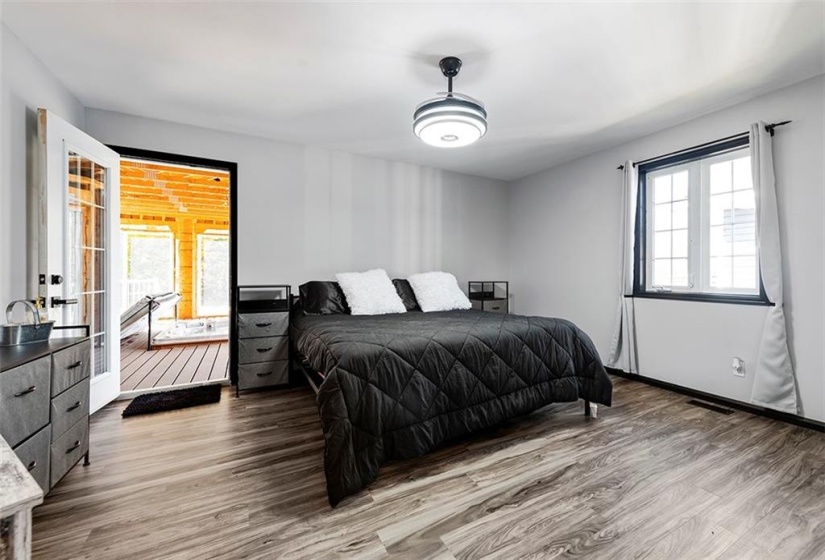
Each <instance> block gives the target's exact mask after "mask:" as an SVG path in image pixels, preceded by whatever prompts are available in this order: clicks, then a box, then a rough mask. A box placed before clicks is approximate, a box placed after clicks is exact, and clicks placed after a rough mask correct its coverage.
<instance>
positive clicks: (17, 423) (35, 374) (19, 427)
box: [0, 356, 51, 447]
mask: <svg viewBox="0 0 825 560" xmlns="http://www.w3.org/2000/svg"><path fill="white" fill-rule="evenodd" d="M50 359H51V358H49V357H48V356H46V357H44V358H40V359H38V360H34V361H33V362H29V363H27V364H23V365H22V366H19V367H16V368H14V369H12V370H9V371H5V372H3V373H0V435H2V436H3V439H5V440H6V443H8V444H9V445H10V446H12V447H14V446H15V445H17V444H18V443H20V442H21V441H23V440H24V439H26V438H27V437H29V436H30V435H32V434H33V433H34V432H36V431H37V430H39V429H40V428H42V427H43V426H45V425H46V424H48V423H49V382H50V379H49V370H50V366H49V361H50Z"/></svg>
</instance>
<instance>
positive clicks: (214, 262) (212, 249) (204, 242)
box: [197, 230, 229, 317]
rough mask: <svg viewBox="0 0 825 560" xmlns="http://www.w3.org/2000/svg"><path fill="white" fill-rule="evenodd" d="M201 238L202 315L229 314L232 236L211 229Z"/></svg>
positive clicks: (200, 297) (199, 304)
mask: <svg viewBox="0 0 825 560" xmlns="http://www.w3.org/2000/svg"><path fill="white" fill-rule="evenodd" d="M197 238H198V256H197V258H198V261H197V263H198V271H197V273H198V285H197V303H198V316H200V317H209V316H225V315H228V314H229V235H228V232H226V231H221V230H207V231H206V232H204V233H200V234H198V236H197Z"/></svg>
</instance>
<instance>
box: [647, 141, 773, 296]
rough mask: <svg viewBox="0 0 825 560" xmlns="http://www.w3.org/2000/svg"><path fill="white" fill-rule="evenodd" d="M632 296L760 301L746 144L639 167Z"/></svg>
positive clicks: (732, 143)
mask: <svg viewBox="0 0 825 560" xmlns="http://www.w3.org/2000/svg"><path fill="white" fill-rule="evenodd" d="M638 208H639V222H638V224H637V225H638V226H639V227H638V228H637V240H636V246H637V251H638V252H637V262H638V263H639V266H637V267H636V289H635V293H636V295H637V296H638V295H644V296H659V297H669V298H680V299H701V300H712V301H719V300H723V301H740V302H748V303H751V302H764V303H767V300H766V298H765V296H764V291H763V290H762V285H761V282H760V276H759V259H758V256H757V245H756V202H755V199H754V190H753V182H752V180H751V164H750V150H749V149H748V137H747V136H742V137H739V138H736V139H733V140H727V141H725V142H722V143H719V144H717V145H715V146H712V147H710V148H708V147H704V148H701V149H696V150H690V151H686V152H683V153H681V154H678V155H676V156H672V157H668V158H665V159H659V160H657V161H653V162H651V163H648V164H642V165H640V166H639V207H638Z"/></svg>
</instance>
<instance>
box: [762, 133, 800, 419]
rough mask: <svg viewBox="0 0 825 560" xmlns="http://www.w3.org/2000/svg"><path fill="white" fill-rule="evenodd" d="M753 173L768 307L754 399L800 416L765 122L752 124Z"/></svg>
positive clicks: (772, 173)
mask: <svg viewBox="0 0 825 560" xmlns="http://www.w3.org/2000/svg"><path fill="white" fill-rule="evenodd" d="M750 150H751V173H752V174H753V189H754V192H755V194H756V226H757V229H756V243H757V246H758V247H759V268H760V271H761V274H762V284H763V285H764V286H765V293H766V294H767V296H768V299H769V300H771V301H772V302H773V303H774V306H773V307H769V308H768V314H767V317H766V318H765V327H764V329H763V330H762V341H761V343H760V344H759V357H758V358H757V361H756V373H755V377H754V382H753V389H752V392H751V402H753V403H754V404H758V405H760V406H764V407H767V408H773V409H776V410H781V411H783V412H789V413H791V414H796V413H797V412H798V406H797V402H796V379H795V378H794V371H793V364H792V363H791V356H790V353H789V352H788V336H787V332H786V327H785V309H784V307H783V297H782V251H781V248H780V244H779V210H778V208H777V204H776V182H775V177H774V171H773V146H772V139H771V135H770V133H768V131H767V130H766V129H765V123H763V122H758V123H754V124H752V125H751V130H750Z"/></svg>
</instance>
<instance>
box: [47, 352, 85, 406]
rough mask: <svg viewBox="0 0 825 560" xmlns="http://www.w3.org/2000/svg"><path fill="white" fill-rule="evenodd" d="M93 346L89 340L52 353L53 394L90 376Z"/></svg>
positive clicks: (57, 393)
mask: <svg viewBox="0 0 825 560" xmlns="http://www.w3.org/2000/svg"><path fill="white" fill-rule="evenodd" d="M91 351H92V347H91V346H90V344H89V343H88V342H82V343H80V344H75V345H74V346H70V347H69V348H66V349H65V350H61V351H60V352H55V353H54V354H52V396H53V397H54V396H56V395H59V394H60V393H62V392H63V391H65V390H66V389H68V388H69V387H71V386H72V385H75V384H77V382H78V381H80V380H81V379H86V378H87V377H89V372H90V371H91V366H92V364H91Z"/></svg>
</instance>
